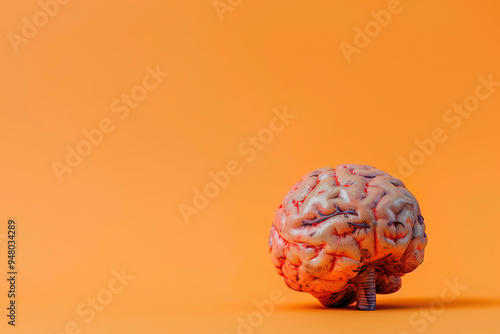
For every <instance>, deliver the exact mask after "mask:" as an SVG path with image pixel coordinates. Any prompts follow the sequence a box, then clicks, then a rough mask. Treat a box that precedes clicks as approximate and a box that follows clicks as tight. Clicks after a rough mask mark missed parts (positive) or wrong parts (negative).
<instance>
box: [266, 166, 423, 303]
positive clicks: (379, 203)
mask: <svg viewBox="0 0 500 334" xmlns="http://www.w3.org/2000/svg"><path fill="white" fill-rule="evenodd" d="M426 244H427V235H426V233H425V224H424V219H423V217H422V215H421V212H420V207H419V204H418V202H417V200H416V199H415V197H414V196H413V195H412V194H411V193H410V192H409V191H408V190H407V189H406V187H405V186H404V184H403V182H401V181H400V180H399V179H397V178H395V177H392V176H391V175H389V174H388V173H386V172H384V171H381V170H379V169H376V168H374V167H371V166H368V165H357V164H344V165H340V166H337V167H336V168H330V167H326V168H321V169H318V170H315V171H313V172H310V173H308V174H306V175H305V176H304V177H303V178H302V179H301V180H300V181H299V182H297V183H296V184H295V185H294V186H293V187H292V189H291V190H290V191H289V192H288V194H287V195H286V196H285V198H284V200H283V202H282V203H281V205H280V206H279V207H278V209H277V210H276V212H275V216H274V221H273V223H272V226H271V231H270V236H269V251H270V253H271V258H272V262H273V264H274V266H275V267H276V270H277V271H278V273H279V274H280V275H281V276H283V278H284V280H285V283H286V284H287V285H288V286H289V287H290V288H292V289H294V290H297V291H302V292H308V293H310V294H311V295H313V296H314V297H316V298H318V299H319V301H320V302H321V303H323V304H324V305H326V306H345V305H348V304H350V303H352V302H354V301H355V300H356V294H355V284H354V282H355V281H356V276H357V275H358V274H359V273H360V272H362V271H363V270H364V269H365V268H366V267H367V266H369V267H373V268H375V270H374V273H375V274H374V275H375V282H376V293H392V292H395V291H397V290H399V289H400V288H401V277H402V276H403V275H404V274H406V273H409V272H411V271H413V270H415V268H417V267H418V266H419V265H420V263H422V261H423V259H424V248H425V246H426Z"/></svg>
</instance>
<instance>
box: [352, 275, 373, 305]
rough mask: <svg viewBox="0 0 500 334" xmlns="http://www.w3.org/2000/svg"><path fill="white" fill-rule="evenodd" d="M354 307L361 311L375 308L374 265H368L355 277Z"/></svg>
mask: <svg viewBox="0 0 500 334" xmlns="http://www.w3.org/2000/svg"><path fill="white" fill-rule="evenodd" d="M355 286H356V295H357V296H356V297H357V300H358V301H357V303H356V308H357V309H358V310H363V311H372V310H375V302H376V294H375V293H376V292H375V267H373V266H368V267H366V270H364V271H362V272H360V273H359V274H358V276H357V277H356V282H355Z"/></svg>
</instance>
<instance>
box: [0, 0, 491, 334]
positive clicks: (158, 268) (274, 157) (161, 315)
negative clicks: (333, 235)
mask: <svg viewBox="0 0 500 334" xmlns="http://www.w3.org/2000/svg"><path fill="white" fill-rule="evenodd" d="M232 3H233V4H235V5H234V6H231V8H232V11H227V12H225V13H224V14H223V16H224V20H221V19H220V18H219V16H218V14H217V12H216V10H215V9H214V5H213V3H212V1H211V0H205V1H168V2H165V1H97V0H92V1H90V0H89V1H76V0H74V1H70V2H69V3H68V4H64V5H60V8H59V11H58V13H57V14H56V15H55V16H54V17H52V18H50V20H49V21H48V23H47V24H46V25H45V26H43V27H41V28H39V31H38V33H37V34H36V36H34V37H32V38H30V39H29V40H28V42H27V43H25V44H21V45H19V52H18V53H16V52H14V49H13V47H12V45H11V42H10V41H9V38H8V37H7V36H8V34H9V33H10V32H13V33H16V34H21V28H22V25H23V21H22V18H23V17H24V16H25V17H27V18H28V19H29V20H32V17H33V15H34V14H35V13H36V12H38V11H40V5H39V4H38V3H37V1H34V0H32V1H17V2H15V3H9V4H8V5H7V4H4V7H3V9H2V11H1V13H0V31H1V32H2V34H1V35H2V36H4V38H2V39H1V42H0V43H1V46H0V47H1V52H0V57H1V73H0V77H1V80H0V92H1V93H0V96H1V99H0V108H1V110H2V112H1V114H0V115H1V116H0V117H1V118H0V132H1V136H2V140H1V142H0V153H1V155H2V163H1V164H0V168H1V169H0V180H1V184H0V186H1V192H0V194H1V201H0V212H1V221H2V224H1V225H2V227H1V229H0V234H2V233H6V226H7V219H8V218H10V217H14V218H15V219H16V221H17V222H18V224H19V238H18V246H19V249H18V261H19V263H18V270H19V273H20V274H19V277H18V292H19V298H18V300H17V303H18V319H17V321H18V326H16V327H15V328H11V326H7V325H6V317H5V312H6V311H2V314H1V317H0V319H3V320H2V322H1V324H0V328H1V331H2V332H5V331H6V330H7V331H8V332H18V333H54V334H55V333H63V332H64V327H65V325H66V324H67V323H68V322H69V321H75V322H76V323H77V324H79V325H80V326H81V330H82V333H92V334H98V333H167V332H168V333H207V334H208V333H226V332H227V333H231V334H233V333H237V332H241V330H239V329H238V326H239V322H238V317H242V318H243V319H247V317H248V315H250V314H252V312H255V311H256V306H255V305H254V301H258V302H261V301H263V300H266V299H269V298H270V294H271V291H273V290H275V289H278V290H280V291H283V293H284V296H285V298H286V300H285V302H283V303H281V304H279V305H276V306H275V310H274V312H273V313H272V315H270V316H269V317H266V318H265V319H264V320H263V322H262V324H260V325H259V326H257V327H256V328H252V331H253V332H255V333H282V332H283V333H284V332H288V333H304V332H305V331H306V330H309V331H310V332H314V333H332V332H338V333H340V332H342V333H347V332H352V333H357V332H363V331H369V332H370V333H397V334H401V333H405V332H406V333H419V330H421V329H423V331H422V332H425V333H441V332H442V331H443V330H445V329H446V330H448V331H449V332H455V333H471V332H481V333H498V332H499V331H500V325H498V321H497V318H498V311H499V302H498V300H499V298H500V289H499V285H498V283H497V280H498V279H497V278H498V275H499V273H500V270H499V269H498V265H499V261H498V254H499V253H498V242H497V237H498V235H499V234H500V224H499V223H498V217H497V215H496V211H495V210H496V209H497V207H498V200H499V197H498V188H499V187H500V178H499V177H498V175H497V171H496V168H497V166H498V163H499V158H498V145H499V139H500V138H499V130H498V125H499V121H500V115H499V112H498V110H499V108H500V87H497V88H496V89H497V90H496V91H495V92H493V93H492V94H491V96H490V97H489V98H488V99H485V100H484V101H481V102H480V106H479V108H478V109H477V110H476V111H474V112H472V113H471V116H470V117H469V118H467V119H463V122H462V123H461V125H460V127H458V128H457V129H456V130H454V129H452V128H451V125H452V124H453V123H448V122H446V121H445V120H444V119H443V115H444V113H445V112H446V110H447V109H449V108H452V107H453V104H455V103H457V104H459V103H462V102H463V101H464V99H465V98H467V97H468V96H470V95H473V94H474V92H475V88H476V86H477V85H478V83H479V81H478V77H479V76H483V77H487V76H488V75H490V74H491V75H492V78H493V80H494V81H496V82H498V81H500V62H499V59H500V35H499V34H498V32H499V31H500V21H498V16H499V14H500V13H499V9H500V6H499V5H498V4H496V3H495V2H493V1H490V2H480V3H473V2H470V1H439V2H433V1H430V0H418V1H409V0H407V1H401V4H400V6H401V8H402V10H401V11H400V13H398V14H393V15H392V16H391V21H390V23H389V24H388V25H387V26H386V27H382V28H381V30H380V32H379V33H378V34H376V36H374V37H371V42H370V44H369V45H368V46H366V47H364V48H361V49H360V50H359V53H357V54H353V55H352V59H351V62H350V63H348V62H347V61H346V57H345V56H344V54H343V53H342V51H341V48H340V44H341V43H342V42H345V43H349V44H351V45H353V44H354V37H355V35H356V32H355V30H354V29H355V27H359V28H360V29H364V27H365V25H366V24H367V23H369V22H370V21H373V17H372V14H370V11H372V10H374V11H377V12H378V11H380V10H382V9H386V8H387V6H388V1H371V2H369V3H368V2H366V3H363V4H359V3H357V2H356V3H354V2H353V3H352V4H350V3H348V2H346V1H331V0H328V1H327V0H322V1H312V2H305V1H300V2H299V1H292V2H283V1H243V2H241V4H239V5H238V4H236V3H237V1H234V0H233V1H232ZM157 64H158V65H159V67H160V68H161V70H162V71H165V72H168V73H169V76H168V77H166V78H165V79H164V80H163V82H161V84H160V85H159V86H158V87H157V88H156V89H154V90H152V91H149V92H148V95H147V98H146V99H145V100H144V101H142V102H140V103H139V105H138V107H137V108H135V109H133V110H131V112H130V115H129V116H128V117H127V118H125V119H123V120H121V119H120V118H119V115H120V114H117V113H114V112H113V111H112V109H111V107H110V105H111V103H112V102H113V101H114V100H115V99H117V98H120V96H121V94H124V93H127V94H129V93H130V91H131V89H132V88H134V87H135V86H137V85H140V84H141V83H142V80H143V77H144V76H145V75H146V74H147V71H146V67H148V66H150V67H151V68H155V67H156V65H157ZM284 107H286V109H287V111H288V112H289V113H291V114H294V115H296V117H295V118H294V119H293V120H291V121H290V124H288V125H287V126H286V127H285V129H284V130H283V131H282V132H279V133H276V134H275V138H274V139H273V140H272V141H271V142H270V143H268V144H266V145H265V148H264V149H263V150H262V151H259V152H257V155H256V157H255V159H253V160H252V161H247V160H246V157H248V156H246V155H242V154H240V153H239V152H238V146H239V145H240V144H242V143H244V142H245V141H246V140H247V138H248V137H249V136H255V135H257V134H258V133H259V132H260V131H261V130H262V129H263V128H266V127H268V126H269V122H270V120H271V119H272V118H273V115H274V114H273V112H272V110H273V109H274V108H277V109H278V110H282V109H283V108H284ZM104 118H109V119H111V120H112V122H113V124H114V125H115V129H114V131H113V132H111V133H109V134H105V135H104V139H103V141H102V143H101V144H100V145H98V146H97V147H94V148H93V151H92V153H91V154H89V155H88V156H87V157H84V158H83V162H82V163H81V164H80V165H79V166H77V167H76V168H74V170H73V171H72V172H71V173H65V174H64V176H63V181H62V182H59V181H58V178H57V176H56V174H55V172H54V170H53V167H52V163H53V162H54V161H58V162H60V163H64V160H65V156H66V149H65V148H66V146H68V145H69V146H70V147H72V148H75V147H76V145H77V144H78V143H79V142H81V140H83V139H85V137H84V135H83V134H82V131H83V130H91V129H95V128H97V127H98V125H99V122H100V121H101V120H102V119H104ZM436 128H442V129H443V131H444V132H445V134H446V135H447V140H446V141H445V142H444V143H439V144H436V148H435V152H434V153H432V154H430V155H428V156H426V157H425V161H423V163H422V164H421V165H419V166H417V167H415V171H414V173H412V174H411V175H410V176H408V177H406V178H405V184H406V186H407V187H408V188H409V189H410V191H411V192H412V193H413V194H414V195H415V196H416V197H417V199H418V200H419V202H420V205H421V207H422V212H423V215H424V217H425V221H426V225H427V234H428V237H429V244H428V246H427V248H426V258H425V261H424V263H423V264H422V266H421V267H419V268H418V269H417V270H416V271H415V272H413V273H410V274H408V275H407V276H405V277H404V278H403V288H402V290H401V291H399V292H398V293H396V294H393V295H390V296H378V306H379V310H377V311H375V312H361V311H359V312H358V311H356V310H354V308H352V307H351V308H348V309H340V310H329V309H323V308H321V307H319V303H318V302H317V301H316V300H315V299H314V298H312V297H311V296H309V295H306V294H301V293H298V292H295V291H292V290H290V289H288V288H287V287H285V285H284V283H283V281H282V279H281V278H280V277H279V276H278V275H277V274H276V273H275V271H274V268H273V266H272V264H271V261H270V257H269V254H268V250H267V243H268V231H269V228H270V225H271V221H272V218H273V214H274V210H275V208H276V207H277V206H278V205H279V203H280V202H281V200H282V198H283V197H284V196H285V194H286V193H287V191H288V190H289V189H290V188H291V186H292V185H293V184H294V183H295V182H296V181H298V180H299V179H300V178H301V177H302V176H303V175H304V174H305V173H307V172H309V171H311V170H314V169H316V168H320V167H325V166H331V167H334V166H336V165H338V164H341V163H363V164H370V165H373V166H375V167H377V168H380V169H383V170H387V171H390V172H394V173H398V168H399V166H400V160H399V159H400V156H403V157H404V158H406V159H408V157H409V156H410V154H412V153H413V152H414V151H415V150H416V149H418V147H417V146H416V144H415V140H424V139H426V138H430V136H431V133H432V131H433V130H434V129H436ZM415 154H416V153H415ZM232 160H235V161H237V162H238V163H239V164H240V166H241V173H239V174H238V175H235V176H232V177H231V180H230V183H229V185H228V186H227V187H226V188H225V189H222V190H220V193H219V194H218V196H216V197H215V198H213V199H211V200H210V203H209V204H208V206H207V207H206V208H204V209H202V210H200V212H199V214H197V215H194V216H191V223H189V224H187V223H186V221H185V219H183V217H182V215H181V213H180V210H179V205H180V204H181V203H185V204H189V205H191V201H192V199H193V196H194V193H193V191H194V190H193V189H195V188H197V189H202V188H203V187H204V186H205V185H206V184H207V183H208V182H211V178H210V176H209V173H210V172H217V171H220V170H223V169H224V168H225V167H226V164H227V163H228V162H229V161H232ZM0 242H1V245H0V247H1V249H2V251H1V253H2V254H5V253H6V251H5V249H6V248H5V239H3V240H0ZM0 258H1V259H2V260H1V262H2V264H1V268H2V272H5V271H6V254H5V255H3V256H1V255H0ZM122 268H125V269H126V272H127V273H128V274H130V275H133V276H135V279H134V280H132V281H131V282H130V283H129V285H128V286H127V287H126V288H125V289H124V290H123V292H121V293H119V294H116V295H114V296H113V300H112V302H111V303H109V304H108V305H106V306H105V307H104V310H103V311H102V312H99V313H97V315H96V318H95V320H93V321H92V322H90V323H85V321H84V318H83V317H81V316H79V315H78V314H77V313H76V311H75V310H76V307H77V306H78V305H79V304H80V303H82V302H85V300H86V298H87V297H95V296H96V295H97V294H98V293H99V291H101V290H102V289H105V288H106V287H107V285H108V282H109V281H110V279H111V278H112V277H113V276H112V274H111V272H112V270H113V269H115V270H118V271H120V270H121V269H122ZM3 275H4V274H2V277H3ZM455 278H456V279H457V280H458V282H459V283H460V284H461V285H466V286H467V289H465V290H464V291H463V293H462V294H460V296H459V297H458V299H457V300H456V301H455V302H452V303H449V304H446V305H445V309H444V310H443V311H442V312H441V313H439V314H438V315H437V316H432V320H429V321H427V322H426V323H425V322H424V323H425V328H423V325H421V323H419V325H418V326H417V325H415V324H412V323H411V321H410V319H415V317H417V318H418V319H421V318H422V316H421V315H420V314H419V313H418V312H422V310H424V311H425V310H426V309H428V308H429V306H430V305H431V304H432V301H433V300H434V299H435V298H439V296H440V294H441V292H442V291H443V289H444V288H445V287H446V285H445V283H444V282H445V280H449V281H453V280H454V279H455ZM2 282H3V283H2V284H1V285H0V288H1V289H2V291H0V296H1V297H0V305H1V309H2V310H4V309H5V308H4V306H5V305H6V302H7V298H6V290H7V286H6V284H5V280H4V279H2ZM415 314H417V315H415Z"/></svg>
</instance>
